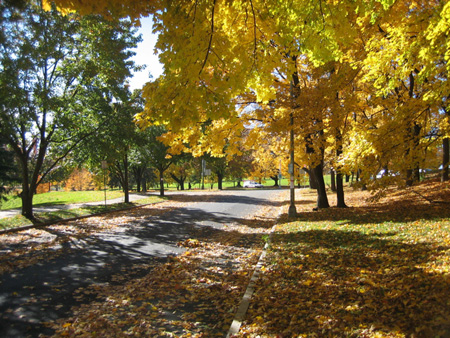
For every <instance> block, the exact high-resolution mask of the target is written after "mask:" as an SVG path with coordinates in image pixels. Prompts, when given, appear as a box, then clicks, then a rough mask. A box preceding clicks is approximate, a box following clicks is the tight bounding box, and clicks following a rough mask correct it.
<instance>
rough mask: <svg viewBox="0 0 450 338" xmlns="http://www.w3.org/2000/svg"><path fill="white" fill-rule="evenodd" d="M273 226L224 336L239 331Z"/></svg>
mask: <svg viewBox="0 0 450 338" xmlns="http://www.w3.org/2000/svg"><path fill="white" fill-rule="evenodd" d="M275 227H276V225H274V226H273V227H272V229H271V231H270V234H269V240H268V242H267V243H266V244H265V245H264V248H263V252H262V253H261V255H260V256H259V260H258V263H257V264H256V266H255V271H253V275H252V277H251V278H250V282H249V283H248V285H247V289H246V290H245V293H244V296H243V297H242V300H241V303H240V304H239V307H238V310H237V311H236V314H235V316H234V319H233V322H232V323H231V326H230V329H229V330H228V334H227V336H226V338H232V337H233V336H234V335H236V334H237V333H238V332H239V329H240V328H241V325H242V321H243V320H244V318H245V315H246V314H247V310H248V307H249V306H250V300H251V298H252V295H253V292H254V291H255V284H256V282H257V280H258V278H259V275H260V274H261V268H262V266H263V263H264V259H265V257H266V254H267V249H268V247H269V243H270V239H271V237H272V233H273V230H274V228H275Z"/></svg>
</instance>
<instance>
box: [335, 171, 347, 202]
mask: <svg viewBox="0 0 450 338" xmlns="http://www.w3.org/2000/svg"><path fill="white" fill-rule="evenodd" d="M336 186H337V189H336V197H337V207H338V208H347V205H346V204H345V198H344V178H343V177H342V174H339V173H337V175H336Z"/></svg>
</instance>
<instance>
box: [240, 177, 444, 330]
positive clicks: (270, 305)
mask: <svg viewBox="0 0 450 338" xmlns="http://www.w3.org/2000/svg"><path fill="white" fill-rule="evenodd" d="M368 197H370V195H369V193H367V192H350V193H347V198H346V201H347V204H348V205H349V206H352V207H350V208H347V209H337V208H330V209H327V210H319V211H317V212H314V211H312V207H313V206H314V200H315V194H313V193H310V192H303V193H300V194H297V200H298V201H297V211H298V212H299V213H300V217H299V219H298V220H297V221H295V222H293V221H289V220H287V219H284V220H282V221H281V222H280V224H278V226H277V227H276V230H275V232H274V235H273V238H272V242H271V247H270V250H269V252H268V255H267V259H266V263H265V265H264V266H263V268H262V270H263V271H262V274H261V278H260V279H259V281H258V286H257V289H256V291H255V294H254V295H253V298H252V301H251V305H250V309H249V312H248V313H247V319H246V322H245V323H244V325H243V326H242V328H241V331H240V333H239V335H238V336H239V337H261V338H264V337H450V297H449V295H450V272H449V271H450V185H449V184H448V183H446V184H441V183H438V182H428V183H426V184H422V185H420V186H417V187H414V188H413V189H409V190H401V191H396V189H392V190H390V191H388V194H387V197H386V198H384V199H383V200H381V201H379V202H378V203H372V204H367V203H366V199H367V198H368ZM332 199H333V198H332V197H331V196H330V202H331V204H332V205H333V203H334V204H335V202H334V201H333V200H332Z"/></svg>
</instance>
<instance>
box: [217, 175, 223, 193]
mask: <svg viewBox="0 0 450 338" xmlns="http://www.w3.org/2000/svg"><path fill="white" fill-rule="evenodd" d="M222 182H223V175H222V174H219V173H218V174H217V188H218V189H219V190H222Z"/></svg>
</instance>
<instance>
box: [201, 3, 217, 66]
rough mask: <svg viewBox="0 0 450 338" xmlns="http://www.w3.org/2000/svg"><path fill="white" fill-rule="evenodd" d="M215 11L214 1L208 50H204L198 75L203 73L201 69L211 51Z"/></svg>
mask: <svg viewBox="0 0 450 338" xmlns="http://www.w3.org/2000/svg"><path fill="white" fill-rule="evenodd" d="M215 9H216V0H214V2H213V8H212V12H211V35H210V36H209V43H208V49H207V50H206V55H205V60H203V65H202V68H201V69H200V72H199V73H198V75H200V74H201V73H202V71H203V68H205V65H206V61H208V56H209V52H210V51H211V45H212V39H213V34H214V10H215Z"/></svg>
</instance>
